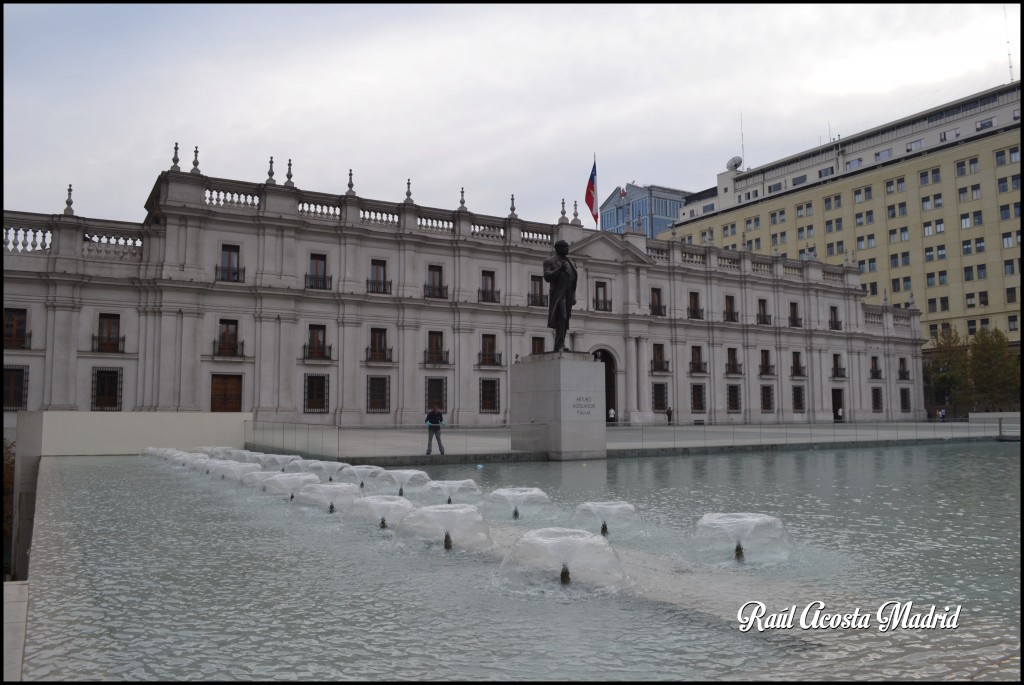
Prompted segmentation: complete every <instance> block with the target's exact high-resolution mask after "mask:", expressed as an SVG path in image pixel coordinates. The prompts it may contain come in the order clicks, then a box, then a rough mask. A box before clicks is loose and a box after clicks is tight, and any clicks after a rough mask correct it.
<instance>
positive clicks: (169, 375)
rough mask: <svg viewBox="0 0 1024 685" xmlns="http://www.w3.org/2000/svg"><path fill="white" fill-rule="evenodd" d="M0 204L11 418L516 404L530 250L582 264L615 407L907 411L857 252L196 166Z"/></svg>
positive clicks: (803, 414)
mask: <svg viewBox="0 0 1024 685" xmlns="http://www.w3.org/2000/svg"><path fill="white" fill-rule="evenodd" d="M66 204H67V208H66V209H65V210H64V212H63V213H61V214H53V215H48V214H38V213H27V212H16V211H7V210H5V211H4V227H5V228H4V319H5V328H4V411H5V413H4V425H5V430H6V429H9V428H11V427H12V426H14V425H15V424H16V412H17V411H18V410H47V409H62V410H79V411H201V412H216V411H244V412H253V413H254V414H255V416H256V418H257V419H259V420H269V421H295V422H303V423H312V424H325V425H335V424H336V425H346V426H375V427H382V426H397V425H417V424H420V423H422V421H423V417H424V414H425V413H426V411H427V408H428V407H430V406H431V405H433V404H435V403H436V404H438V405H439V406H440V407H441V408H442V410H443V411H444V412H445V414H446V416H447V419H448V421H449V423H453V424H462V425H469V426H496V425H503V424H505V425H507V424H508V422H509V417H510V413H509V406H508V405H509V397H510V396H511V395H510V389H509V376H510V374H509V370H510V365H511V364H514V363H515V362H516V360H517V358H519V357H522V356H525V355H529V354H533V353H539V352H544V351H545V350H550V347H551V342H552V332H551V331H550V330H549V329H548V328H547V320H548V310H547V285H546V283H545V282H544V280H543V276H542V263H543V260H544V259H545V258H547V257H549V256H550V255H551V254H552V252H553V244H554V242H555V241H556V240H558V239H564V240H566V241H567V242H569V243H570V245H571V248H570V257H571V258H572V259H574V260H575V262H576V265H577V268H578V270H579V284H578V290H577V295H576V297H577V300H578V302H577V305H576V308H575V310H574V313H573V317H572V323H571V327H570V338H571V340H570V347H571V349H573V350H575V351H577V352H587V353H590V354H592V355H593V356H594V359H595V361H597V362H601V363H603V364H604V373H605V388H606V394H607V400H606V402H607V406H606V409H607V408H614V409H615V410H616V413H617V416H618V418H619V420H620V421H631V422H650V421H654V420H656V419H657V420H661V421H663V420H664V416H663V415H662V413H663V412H665V411H666V410H667V409H668V408H669V407H670V406H671V407H673V411H674V417H675V420H676V421H679V422H685V423H690V424H692V423H693V422H708V423H762V422H770V423H778V422H818V421H832V420H833V419H834V418H835V417H838V416H840V414H841V410H842V412H845V417H844V418H845V419H846V420H858V419H863V420H897V419H908V420H914V419H922V418H924V416H925V412H924V406H923V400H922V377H921V343H922V340H921V338H920V334H919V332H918V331H919V317H920V313H919V312H918V311H917V310H916V309H912V308H911V309H903V308H899V309H897V308H894V307H892V306H890V305H888V304H875V305H866V304H864V303H863V302H862V300H863V296H862V293H861V289H860V280H859V278H860V274H859V273H858V272H857V269H856V268H855V267H853V266H851V265H848V264H847V265H834V266H830V265H824V264H822V263H821V262H819V261H815V260H805V261H801V260H798V259H795V258H792V257H790V258H784V257H781V256H776V257H773V256H764V255H755V254H753V253H752V252H737V251H733V250H725V249H720V248H718V247H713V246H694V245H689V244H680V243H679V242H678V241H676V242H669V241H658V240H653V239H649V238H646V237H645V236H642V235H639V234H635V233H627V234H623V235H620V236H617V235H613V234H611V233H607V232H604V231H593V230H587V229H585V228H583V227H582V226H581V225H580V223H579V221H578V220H569V219H568V218H567V217H566V216H565V213H564V211H563V212H562V216H561V217H560V218H559V219H557V221H555V222H553V223H538V222H529V221H523V220H521V219H520V218H519V217H517V216H516V215H515V213H512V214H510V215H508V216H505V217H497V216H485V215H480V214H474V213H472V212H470V211H469V210H468V209H467V207H466V204H465V199H464V198H463V200H462V201H460V205H459V206H458V207H457V208H456V209H454V210H451V209H436V208H429V207H422V206H419V205H417V204H416V203H415V202H414V201H413V198H412V189H411V186H410V187H409V188H408V189H407V192H406V198H405V200H404V201H402V202H386V201H380V200H371V199H367V198H363V197H360V196H358V195H357V194H356V192H355V189H354V183H353V182H352V178H351V175H350V178H349V188H348V191H346V192H342V193H341V194H336V193H322V192H310V191H305V190H301V189H299V188H298V187H296V186H295V185H294V184H293V183H292V181H291V179H290V178H289V180H288V182H286V183H284V184H277V183H275V182H274V180H273V178H268V179H267V180H266V181H265V182H262V183H253V182H246V181H238V180H230V179H224V178H215V177H211V176H206V175H204V174H203V173H201V172H200V170H199V161H198V151H197V152H196V159H195V160H194V161H193V169H192V170H191V171H182V170H181V169H180V168H179V167H178V164H177V154H176V153H175V157H174V166H172V167H171V169H169V170H167V171H164V172H162V173H160V174H159V176H158V178H157V180H156V182H155V184H154V186H153V190H152V192H151V193H150V195H149V198H148V199H147V200H146V201H145V208H146V217H145V219H144V221H142V222H141V223H131V222H122V221H107V220H103V219H89V218H84V217H79V216H76V215H75V213H74V210H73V208H72V199H71V193H70V189H69V193H68V199H67V203H66Z"/></svg>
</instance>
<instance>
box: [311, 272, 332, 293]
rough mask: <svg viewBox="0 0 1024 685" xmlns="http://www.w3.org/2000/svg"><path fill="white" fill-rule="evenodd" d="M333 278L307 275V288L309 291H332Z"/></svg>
mask: <svg viewBox="0 0 1024 685" xmlns="http://www.w3.org/2000/svg"><path fill="white" fill-rule="evenodd" d="M332 278H334V277H333V276H313V275H311V274H306V288H307V289H308V290H330V289H331V279H332Z"/></svg>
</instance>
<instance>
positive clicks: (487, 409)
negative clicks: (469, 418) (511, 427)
mask: <svg viewBox="0 0 1024 685" xmlns="http://www.w3.org/2000/svg"><path fill="white" fill-rule="evenodd" d="M499 382H500V381H499V379H497V378H481V379H480V413H481V414H497V413H499V412H500V411H501V403H500V398H499V395H498V388H499Z"/></svg>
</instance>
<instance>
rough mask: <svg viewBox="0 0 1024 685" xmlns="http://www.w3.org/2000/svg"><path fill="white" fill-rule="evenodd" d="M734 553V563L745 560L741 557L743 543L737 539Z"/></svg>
mask: <svg viewBox="0 0 1024 685" xmlns="http://www.w3.org/2000/svg"><path fill="white" fill-rule="evenodd" d="M735 554H736V563H737V564H742V563H744V562H745V559H744V558H743V545H741V544H740V543H739V542H738V541H737V542H736V552H735Z"/></svg>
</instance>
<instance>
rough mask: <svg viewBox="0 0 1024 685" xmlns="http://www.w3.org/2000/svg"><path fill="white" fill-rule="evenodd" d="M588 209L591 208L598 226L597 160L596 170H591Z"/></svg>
mask: <svg viewBox="0 0 1024 685" xmlns="http://www.w3.org/2000/svg"><path fill="white" fill-rule="evenodd" d="M586 198H587V207H590V214H591V215H592V216H593V217H594V224H595V225H597V210H598V203H597V159H595V160H594V168H593V169H591V170H590V180H589V181H587V195H586Z"/></svg>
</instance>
